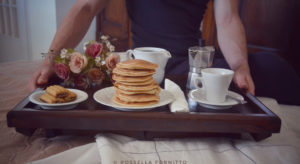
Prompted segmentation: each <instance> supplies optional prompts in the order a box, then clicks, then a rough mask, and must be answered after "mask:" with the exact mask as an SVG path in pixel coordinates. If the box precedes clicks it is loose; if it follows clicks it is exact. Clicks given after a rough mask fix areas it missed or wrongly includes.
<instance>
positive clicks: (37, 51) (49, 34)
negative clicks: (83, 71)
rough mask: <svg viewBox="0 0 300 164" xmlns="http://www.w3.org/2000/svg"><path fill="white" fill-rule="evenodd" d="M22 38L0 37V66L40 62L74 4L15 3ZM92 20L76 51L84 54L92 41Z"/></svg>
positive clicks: (64, 0)
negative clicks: (8, 62) (9, 63)
mask: <svg viewBox="0 0 300 164" xmlns="http://www.w3.org/2000/svg"><path fill="white" fill-rule="evenodd" d="M17 2H18V4H19V6H21V7H20V10H18V15H19V20H20V21H19V23H20V24H19V27H20V33H21V34H23V35H22V38H17V39H14V38H13V39H11V38H10V37H8V36H5V35H1V34H0V62H7V61H16V60H40V59H42V55H41V53H43V52H48V49H49V47H50V44H51V42H52V40H53V37H54V35H55V32H56V29H57V27H58V26H59V25H60V23H61V22H62V20H63V18H64V17H65V15H66V13H67V12H68V11H69V9H70V8H71V7H72V6H73V4H74V3H75V2H76V0H17ZM95 37H96V20H95V19H94V20H93V22H92V24H91V26H90V28H89V30H88V32H87V34H86V36H85V37H84V38H83V40H82V41H81V42H80V44H79V45H78V46H77V48H76V50H78V51H80V52H83V50H82V47H83V43H84V42H86V41H89V40H95Z"/></svg>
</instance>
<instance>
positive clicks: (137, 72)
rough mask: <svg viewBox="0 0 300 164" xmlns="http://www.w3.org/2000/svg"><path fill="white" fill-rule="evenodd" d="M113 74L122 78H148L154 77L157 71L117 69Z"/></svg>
mask: <svg viewBox="0 0 300 164" xmlns="http://www.w3.org/2000/svg"><path fill="white" fill-rule="evenodd" d="M113 73H114V74H117V75H121V76H131V77H136V76H148V75H153V74H154V73H155V70H145V69H125V68H118V67H116V68H115V69H113Z"/></svg>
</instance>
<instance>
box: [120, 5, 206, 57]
mask: <svg viewBox="0 0 300 164" xmlns="http://www.w3.org/2000/svg"><path fill="white" fill-rule="evenodd" d="M207 3H208V0H127V1H126V5H127V11H128V14H129V17H130V19H131V22H132V23H131V32H132V39H133V46H134V47H144V46H155V47H161V48H165V49H167V50H169V51H171V52H173V53H174V54H180V53H183V52H187V48H188V47H190V46H194V45H196V44H198V38H199V37H201V33H200V30H199V29H200V23H201V21H202V19H203V15H204V12H205V10H206V5H207Z"/></svg>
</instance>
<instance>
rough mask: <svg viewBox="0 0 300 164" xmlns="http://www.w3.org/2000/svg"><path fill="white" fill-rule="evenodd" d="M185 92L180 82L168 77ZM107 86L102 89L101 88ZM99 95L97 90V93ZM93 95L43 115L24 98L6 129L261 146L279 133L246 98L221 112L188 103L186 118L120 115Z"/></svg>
mask: <svg viewBox="0 0 300 164" xmlns="http://www.w3.org/2000/svg"><path fill="white" fill-rule="evenodd" d="M169 78H170V79H172V80H173V81H175V82H176V83H177V84H179V85H180V87H181V88H182V89H185V83H186V77H179V76H177V77H176V76H175V77H174V76H173V77H169ZM107 86H109V84H105V85H103V87H107ZM97 89H99V88H97ZM95 90H96V89H90V90H88V91H87V92H88V94H89V99H88V100H87V101H85V102H83V103H81V104H79V105H78V106H77V107H76V108H75V109H72V110H65V111H52V110H51V111H49V110H43V109H41V108H40V107H39V106H38V105H35V104H33V103H31V102H30V101H29V99H28V97H27V98H25V99H24V100H23V101H21V102H20V103H19V104H18V105H16V106H15V107H14V108H13V109H12V110H11V111H10V112H8V114H7V124H8V126H9V127H15V128H16V130H17V131H18V132H20V133H23V134H25V135H32V133H33V132H34V131H35V130H36V129H38V128H42V129H45V130H46V132H47V133H46V134H47V135H48V136H54V135H60V134H70V133H72V134H79V135H80V134H84V135H86V134H91V135H92V134H95V133H98V132H113V133H119V134H124V135H128V136H133V137H136V138H139V139H152V138H154V137H194V136H196V137H199V136H230V137H239V136H241V134H243V133H248V134H251V135H252V136H253V138H254V139H255V140H262V139H265V138H267V137H269V136H271V135H272V133H279V132H280V126H281V120H280V118H279V117H278V116H277V115H275V114H274V113H273V112H271V111H270V110H269V109H268V108H267V107H266V106H264V105H263V104H262V103H261V102H260V101H259V100H258V99H256V97H254V96H252V95H251V94H250V93H244V92H241V91H238V90H235V91H237V92H239V93H240V94H242V95H243V96H244V98H245V99H246V101H248V103H247V104H244V105H236V106H234V107H232V108H231V109H226V110H209V109H205V108H203V107H200V106H198V105H197V103H195V102H192V101H189V105H190V111H191V112H190V113H171V112H170V111H169V109H168V106H163V107H160V108H156V109H153V110H151V111H147V112H122V111H118V110H116V109H113V108H110V107H107V106H104V105H101V104H99V103H97V102H95V101H94V100H93V93H94V91H95Z"/></svg>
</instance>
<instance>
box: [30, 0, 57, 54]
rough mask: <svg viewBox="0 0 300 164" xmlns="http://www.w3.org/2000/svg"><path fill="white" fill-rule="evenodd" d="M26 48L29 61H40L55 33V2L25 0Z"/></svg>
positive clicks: (51, 0) (49, 0)
mask: <svg viewBox="0 0 300 164" xmlns="http://www.w3.org/2000/svg"><path fill="white" fill-rule="evenodd" d="M25 8H26V17H27V21H26V22H27V33H28V43H29V44H28V46H29V47H28V48H29V56H30V59H31V60H38V59H42V55H41V53H43V52H48V49H49V46H50V44H51V41H52V39H53V36H54V34H55V32H56V10H55V0H42V1H41V0H26V3H25Z"/></svg>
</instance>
